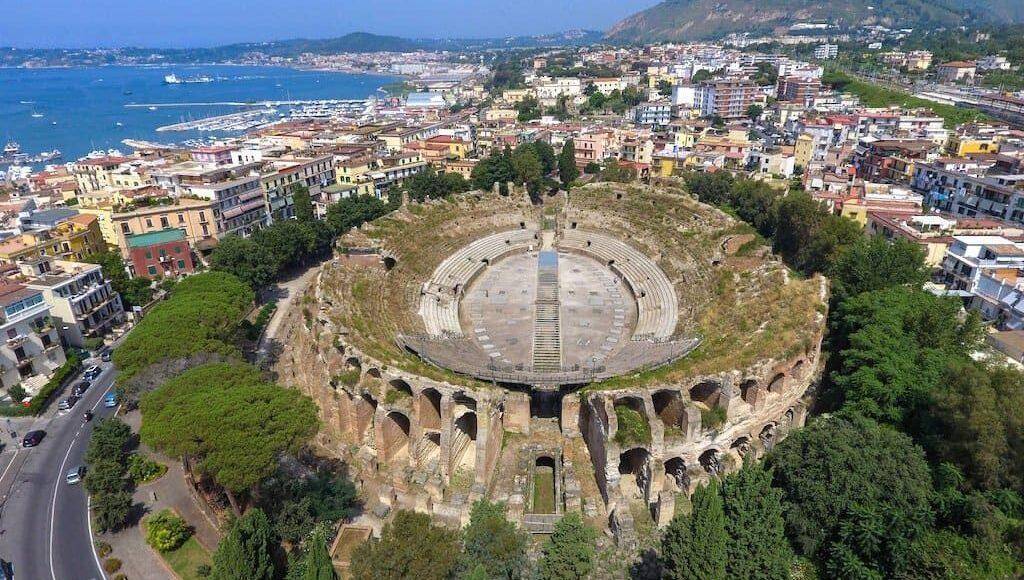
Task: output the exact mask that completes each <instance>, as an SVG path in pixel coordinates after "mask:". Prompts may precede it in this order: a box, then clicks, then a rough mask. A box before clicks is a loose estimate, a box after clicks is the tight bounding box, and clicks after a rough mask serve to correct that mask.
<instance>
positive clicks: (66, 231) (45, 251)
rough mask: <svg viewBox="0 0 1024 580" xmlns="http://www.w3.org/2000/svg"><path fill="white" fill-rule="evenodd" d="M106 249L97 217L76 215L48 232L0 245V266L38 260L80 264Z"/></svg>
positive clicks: (37, 232)
mask: <svg viewBox="0 0 1024 580" xmlns="http://www.w3.org/2000/svg"><path fill="white" fill-rule="evenodd" d="M106 249H107V246H106V244H105V243H104V242H103V236H102V235H101V234H100V228H99V221H98V220H97V219H96V216H92V215H85V214H79V215H75V216H71V217H70V218H68V219H67V220H65V221H63V222H61V223H59V224H57V225H55V226H53V227H52V228H50V229H45V230H39V231H28V232H25V233H23V234H21V235H18V236H14V237H12V238H9V239H7V240H5V241H4V242H3V243H0V262H3V263H6V264H14V263H16V262H17V261H18V260H24V259H33V258H39V257H41V256H51V257H54V256H56V257H58V258H61V259H65V260H71V261H81V260H82V259H83V258H85V257H86V256H88V255H90V254H95V253H97V252H102V251H104V250H106Z"/></svg>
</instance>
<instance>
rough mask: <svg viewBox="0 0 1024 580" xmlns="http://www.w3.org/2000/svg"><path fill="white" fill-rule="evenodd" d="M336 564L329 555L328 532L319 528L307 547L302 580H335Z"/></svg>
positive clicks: (314, 531)
mask: <svg viewBox="0 0 1024 580" xmlns="http://www.w3.org/2000/svg"><path fill="white" fill-rule="evenodd" d="M335 578H336V576H335V574H334V564H332V563H331V555H330V554H328V553H327V530H326V529H324V526H322V525H321V526H317V527H316V529H315V530H313V535H311V536H310V538H309V541H308V542H307V545H306V567H305V570H304V571H303V575H302V580H334V579H335Z"/></svg>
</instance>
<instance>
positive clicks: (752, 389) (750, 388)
mask: <svg viewBox="0 0 1024 580" xmlns="http://www.w3.org/2000/svg"><path fill="white" fill-rule="evenodd" d="M756 392H757V381H755V380H754V379H748V380H745V381H743V382H742V383H740V396H741V397H743V401H744V402H745V403H748V404H753V400H752V399H753V398H754V393H756Z"/></svg>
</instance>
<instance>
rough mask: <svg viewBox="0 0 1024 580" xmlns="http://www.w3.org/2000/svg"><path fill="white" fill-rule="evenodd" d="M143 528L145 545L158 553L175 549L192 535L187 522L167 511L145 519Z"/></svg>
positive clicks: (164, 510)
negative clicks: (144, 530)
mask: <svg viewBox="0 0 1024 580" xmlns="http://www.w3.org/2000/svg"><path fill="white" fill-rule="evenodd" d="M145 527H146V543H147V544H149V545H150V546H152V547H153V548H155V549H156V550H158V551H160V552H170V551H171V550H175V549H177V548H178V547H179V546H181V545H182V544H184V543H185V540H187V539H189V537H190V536H191V535H192V529H191V528H189V525H188V522H186V521H185V520H184V519H182V518H181V516H179V515H178V514H176V513H174V512H173V511H171V510H169V509H163V510H160V511H159V512H157V513H156V514H155V515H152V516H150V517H149V518H147V519H146V522H145Z"/></svg>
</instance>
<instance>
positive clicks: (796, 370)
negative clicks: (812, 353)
mask: <svg viewBox="0 0 1024 580" xmlns="http://www.w3.org/2000/svg"><path fill="white" fill-rule="evenodd" d="M803 372H804V360H803V359H800V360H798V361H796V364H795V365H793V368H791V369H789V374H790V376H793V377H796V378H801V377H802V376H803Z"/></svg>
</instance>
